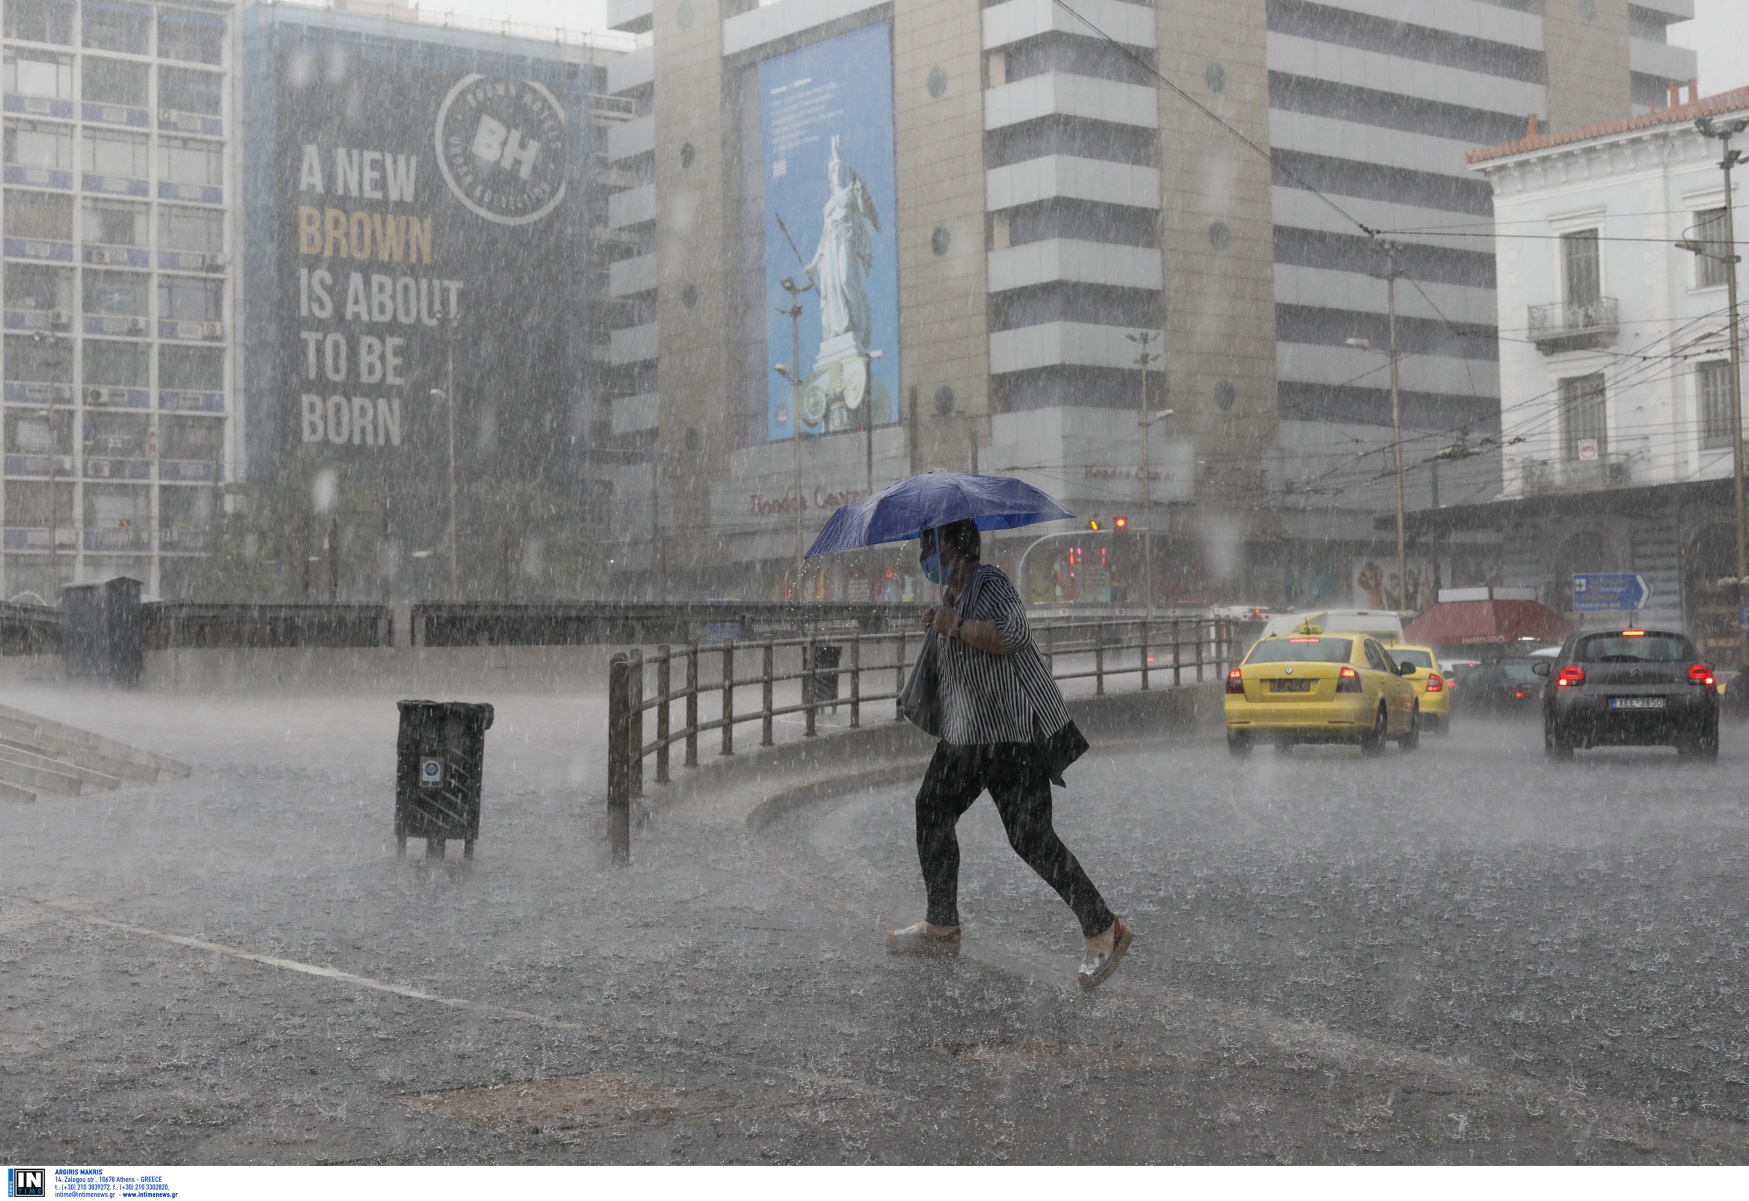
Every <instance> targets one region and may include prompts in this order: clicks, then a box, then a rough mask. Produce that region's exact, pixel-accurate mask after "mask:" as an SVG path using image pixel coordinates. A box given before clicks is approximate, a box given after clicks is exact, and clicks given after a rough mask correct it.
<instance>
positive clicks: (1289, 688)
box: [1269, 680, 1312, 692]
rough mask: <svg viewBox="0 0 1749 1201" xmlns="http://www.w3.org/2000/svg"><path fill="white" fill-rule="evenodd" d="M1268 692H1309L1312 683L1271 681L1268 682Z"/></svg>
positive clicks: (1308, 681)
mask: <svg viewBox="0 0 1749 1201" xmlns="http://www.w3.org/2000/svg"><path fill="white" fill-rule="evenodd" d="M1269 690H1270V691H1271V692H1310V691H1311V690H1312V681H1310V680H1271V681H1269Z"/></svg>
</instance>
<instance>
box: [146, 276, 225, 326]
mask: <svg viewBox="0 0 1749 1201" xmlns="http://www.w3.org/2000/svg"><path fill="white" fill-rule="evenodd" d="M224 303H225V284H224V281H223V280H218V279H200V278H198V277H195V276H181V275H163V276H159V277H158V315H159V316H160V317H162V318H164V319H165V320H166V321H219V320H222V319H223V317H224Z"/></svg>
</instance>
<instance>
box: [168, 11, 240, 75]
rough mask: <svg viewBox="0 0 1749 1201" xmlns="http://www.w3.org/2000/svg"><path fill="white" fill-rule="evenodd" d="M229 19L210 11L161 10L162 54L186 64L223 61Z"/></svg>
mask: <svg viewBox="0 0 1749 1201" xmlns="http://www.w3.org/2000/svg"><path fill="white" fill-rule="evenodd" d="M224 47H225V19H224V18H223V17H215V16H209V15H208V14H206V13H193V12H179V11H178V10H176V9H174V8H165V9H160V10H159V11H158V56H159V57H160V58H174V59H177V60H179V61H181V62H185V63H211V64H212V65H213V66H215V67H216V66H218V65H219V64H220V63H221V62H222V61H223V56H224Z"/></svg>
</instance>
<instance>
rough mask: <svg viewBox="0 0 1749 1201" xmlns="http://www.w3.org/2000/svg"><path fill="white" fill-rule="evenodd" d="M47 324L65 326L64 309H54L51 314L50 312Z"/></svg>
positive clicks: (65, 311)
mask: <svg viewBox="0 0 1749 1201" xmlns="http://www.w3.org/2000/svg"><path fill="white" fill-rule="evenodd" d="M49 324H50V325H65V324H67V310H66V309H55V310H53V311H52V312H50V313H49Z"/></svg>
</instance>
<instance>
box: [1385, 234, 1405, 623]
mask: <svg viewBox="0 0 1749 1201" xmlns="http://www.w3.org/2000/svg"><path fill="white" fill-rule="evenodd" d="M1384 250H1385V264H1386V265H1385V306H1386V308H1387V309H1388V310H1389V312H1390V323H1391V455H1392V457H1393V458H1394V459H1395V461H1396V476H1397V607H1398V608H1399V609H1406V608H1407V607H1408V600H1409V556H1408V554H1407V553H1406V549H1405V545H1404V541H1403V412H1402V401H1401V398H1400V394H1399V391H1398V387H1397V247H1396V245H1395V244H1394V243H1391V242H1386V243H1385V244H1384Z"/></svg>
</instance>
